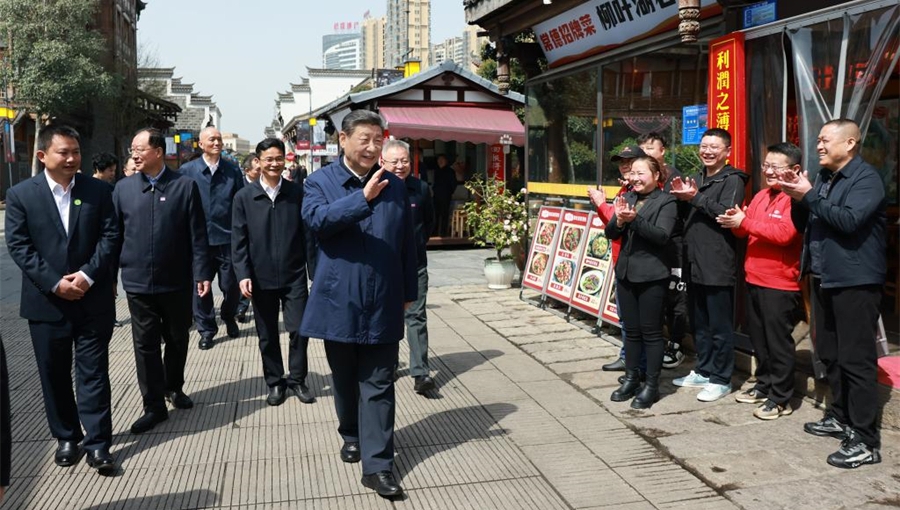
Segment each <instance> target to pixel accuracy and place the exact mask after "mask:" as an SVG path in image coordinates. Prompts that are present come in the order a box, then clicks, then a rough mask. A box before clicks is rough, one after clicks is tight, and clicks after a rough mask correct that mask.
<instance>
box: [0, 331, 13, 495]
mask: <svg viewBox="0 0 900 510" xmlns="http://www.w3.org/2000/svg"><path fill="white" fill-rule="evenodd" d="M9 407H10V405H9V373H8V371H7V369H6V351H5V350H4V349H3V337H0V504H2V503H3V495H4V494H6V488H7V487H9V475H10V467H11V465H12V455H11V450H12V433H11V432H12V430H11V425H12V424H11V421H12V420H11V419H10V412H9Z"/></svg>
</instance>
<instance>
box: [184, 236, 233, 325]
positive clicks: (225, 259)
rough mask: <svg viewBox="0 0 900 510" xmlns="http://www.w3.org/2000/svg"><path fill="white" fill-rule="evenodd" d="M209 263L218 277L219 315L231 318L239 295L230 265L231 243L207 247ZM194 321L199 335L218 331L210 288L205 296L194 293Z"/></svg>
mask: <svg viewBox="0 0 900 510" xmlns="http://www.w3.org/2000/svg"><path fill="white" fill-rule="evenodd" d="M209 257H210V265H211V266H212V267H214V268H216V277H217V278H218V279H219V290H221V291H222V296H223V298H222V306H221V307H220V308H219V315H221V316H222V318H223V319H233V318H234V316H235V315H237V306H238V301H239V300H240V297H241V291H240V288H238V282H237V278H236V277H235V276H234V266H232V265H231V245H230V244H223V245H220V246H210V247H209ZM193 299H194V321H195V322H196V323H197V331H198V332H199V333H200V334H201V335H212V336H215V335H216V334H217V333H218V332H219V326H218V324H216V310H215V306H213V292H212V288H210V289H209V292H207V293H206V295H205V296H203V297H200V296H198V295H197V294H196V293H194V298H193Z"/></svg>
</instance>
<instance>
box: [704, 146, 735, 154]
mask: <svg viewBox="0 0 900 510" xmlns="http://www.w3.org/2000/svg"><path fill="white" fill-rule="evenodd" d="M730 148H731V146H730V145H724V146H723V145H701V146H700V152H722V151H724V150H727V149H730Z"/></svg>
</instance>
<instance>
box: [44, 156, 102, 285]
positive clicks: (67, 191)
mask: <svg viewBox="0 0 900 510" xmlns="http://www.w3.org/2000/svg"><path fill="white" fill-rule="evenodd" d="M44 177H46V178H47V185H49V186H50V192H51V193H53V201H54V202H56V212H57V213H59V219H60V221H62V225H63V230H65V231H66V235H67V236H68V235H69V211H70V210H71V208H72V188H74V187H75V177H72V180H71V181H69V185H68V186H66V187H63V185H62V184H60V183H58V182H56V181H54V180H53V179H51V178H50V174H49V173H47V171H46V170H45V171H44ZM80 205H81V204H80V203H77V204H75V207H79V206H80ZM78 274H80V275H81V277H82V278H84V279H85V280H86V281H87V282H88V285H94V280H92V279H91V277H90V276H88V275H86V274H85V273H84V271H78ZM60 281H62V280H60ZM58 288H59V282H56V285H54V286H53V288H52V289H51V290H52V291H53V292H56V289H58Z"/></svg>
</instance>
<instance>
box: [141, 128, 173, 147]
mask: <svg viewBox="0 0 900 510" xmlns="http://www.w3.org/2000/svg"><path fill="white" fill-rule="evenodd" d="M144 132H146V133H148V134H149V135H150V136H149V139H148V141H147V145H149V146H150V147H152V148H154V149H162V150H163V151H165V150H166V136H165V135H164V134H163V133H162V131H160V130H158V129H156V128H149V127H148V128H143V129H139V130H137V132H136V133H135V134H134V136H137V135H139V134H141V133H144Z"/></svg>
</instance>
